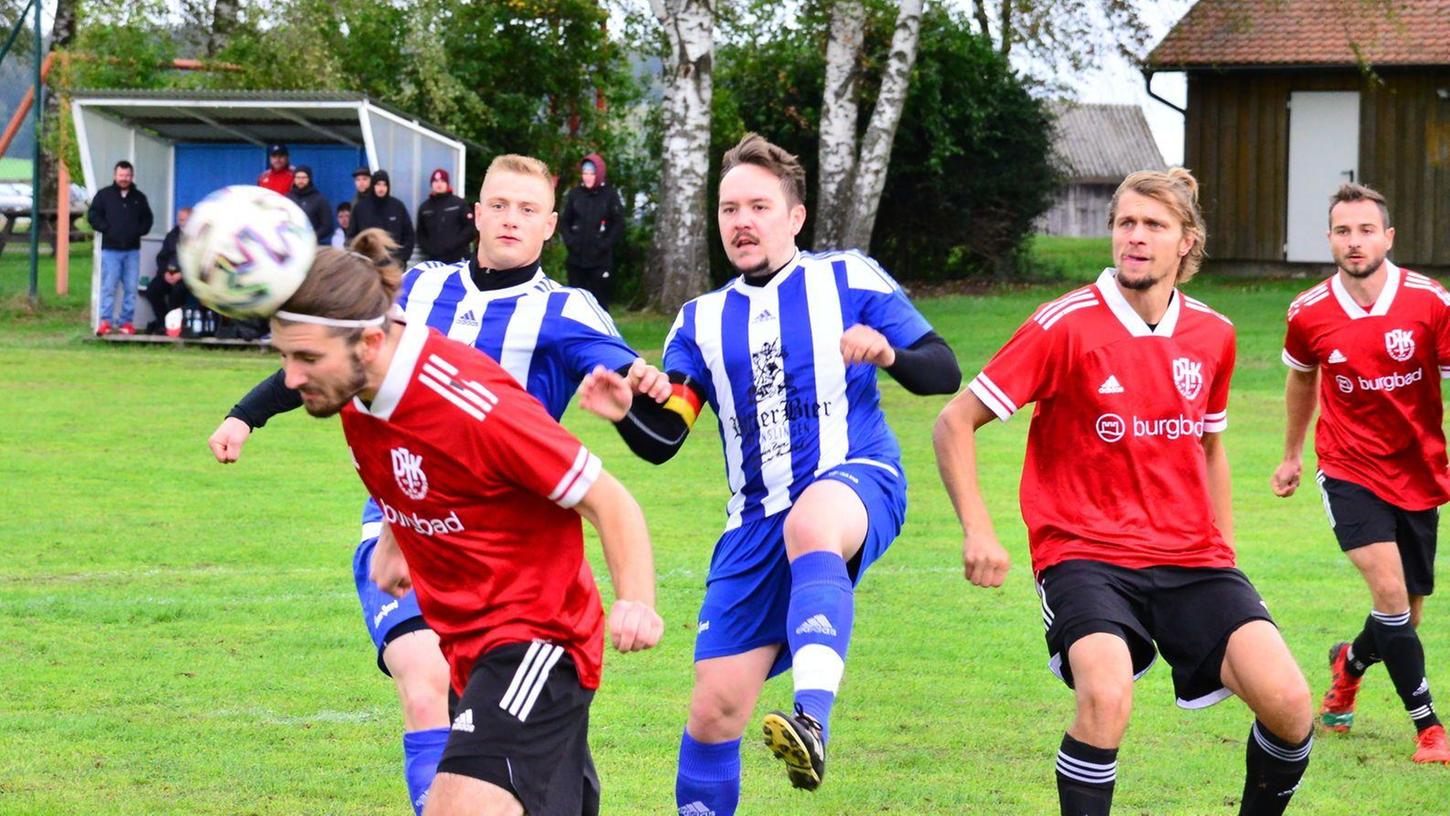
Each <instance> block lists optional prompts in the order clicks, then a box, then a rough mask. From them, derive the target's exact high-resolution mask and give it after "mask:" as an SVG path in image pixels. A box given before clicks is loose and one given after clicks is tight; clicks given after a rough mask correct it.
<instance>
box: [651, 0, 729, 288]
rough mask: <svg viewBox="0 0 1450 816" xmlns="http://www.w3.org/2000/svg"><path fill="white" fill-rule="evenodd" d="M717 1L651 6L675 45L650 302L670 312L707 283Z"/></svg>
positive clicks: (664, 0) (655, 0)
mask: <svg viewBox="0 0 1450 816" xmlns="http://www.w3.org/2000/svg"><path fill="white" fill-rule="evenodd" d="M716 2H717V0H650V7H651V8H652V9H653V10H654V13H655V16H656V17H657V18H659V21H660V24H661V25H662V26H664V30H665V35H666V37H668V39H669V43H670V61H669V63H667V64H666V66H665V99H664V126H665V133H664V151H663V153H664V155H663V156H662V162H661V165H662V168H661V170H662V172H661V174H660V175H661V186H660V217H659V220H658V222H657V223H656V224H655V235H654V252H653V253H652V255H653V256H654V260H655V263H657V264H658V265H659V266H658V270H657V271H656V272H655V273H654V274H653V275H651V276H649V277H647V278H646V280H650V279H651V278H652V279H654V280H657V281H658V282H659V289H658V291H657V292H653V293H651V296H650V300H651V301H652V302H653V303H654V304H655V305H656V306H658V307H659V308H661V309H662V310H664V311H666V312H673V311H675V310H677V309H679V308H680V306H681V305H683V304H684V303H685V301H687V300H689V299H690V298H693V297H695V296H696V295H698V294H700V293H701V292H704V291H705V290H706V288H707V287H708V285H709V282H710V253H709V244H708V243H706V242H707V241H708V240H710V235H709V226H710V221H709V218H708V217H707V214H706V212H705V207H706V201H707V198H706V195H705V184H706V176H707V174H708V173H709V168H710V161H709V151H710V95H711V91H712V84H711V78H712V76H711V70H712V63H713V61H714V52H715V40H714V27H715V4H716Z"/></svg>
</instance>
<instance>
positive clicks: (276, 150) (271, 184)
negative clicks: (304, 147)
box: [257, 144, 292, 195]
mask: <svg viewBox="0 0 1450 816" xmlns="http://www.w3.org/2000/svg"><path fill="white" fill-rule="evenodd" d="M267 163H268V164H269V165H270V166H269V167H268V168H267V169H266V170H264V171H262V175H261V176H260V177H259V178H258V179H257V186H258V187H266V188H267V189H268V190H271V191H272V192H274V193H280V194H282V195H287V191H288V190H291V189H292V159H291V157H290V156H288V155H287V145H284V144H274V145H272V146H271V147H269V148H267Z"/></svg>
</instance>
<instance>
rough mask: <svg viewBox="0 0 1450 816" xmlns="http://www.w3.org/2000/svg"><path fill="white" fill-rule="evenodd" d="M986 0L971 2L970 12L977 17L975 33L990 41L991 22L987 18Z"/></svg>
mask: <svg viewBox="0 0 1450 816" xmlns="http://www.w3.org/2000/svg"><path fill="white" fill-rule="evenodd" d="M987 2H988V0H976V2H975V3H972V13H973V15H974V16H976V18H977V33H979V34H981V35H982V36H983V37H986V38H987V40H988V41H989V42H990V41H991V39H992V24H991V23H990V22H988V20H987Z"/></svg>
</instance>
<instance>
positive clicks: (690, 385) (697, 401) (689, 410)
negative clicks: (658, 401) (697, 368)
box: [663, 371, 705, 429]
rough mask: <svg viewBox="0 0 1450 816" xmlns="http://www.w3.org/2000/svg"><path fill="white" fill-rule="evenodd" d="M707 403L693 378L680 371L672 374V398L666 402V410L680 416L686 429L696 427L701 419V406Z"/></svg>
mask: <svg viewBox="0 0 1450 816" xmlns="http://www.w3.org/2000/svg"><path fill="white" fill-rule="evenodd" d="M704 402H705V400H704V398H703V397H701V396H700V389H699V386H698V385H696V383H695V380H694V378H693V377H690V376H689V375H687V374H681V373H679V372H678V371H671V372H670V398H669V399H667V400H665V404H664V406H663V407H664V409H665V410H666V411H669V412H671V413H674V414H678V415H679V416H680V418H681V419H683V420H684V421H685V427H686V428H687V429H688V428H693V427H695V420H696V419H698V418H699V417H700V406H701V405H703V404H704Z"/></svg>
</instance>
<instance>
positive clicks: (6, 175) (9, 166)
mask: <svg viewBox="0 0 1450 816" xmlns="http://www.w3.org/2000/svg"><path fill="white" fill-rule="evenodd" d="M30 165H31V161H30V159H15V158H10V159H5V158H0V181H30Z"/></svg>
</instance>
